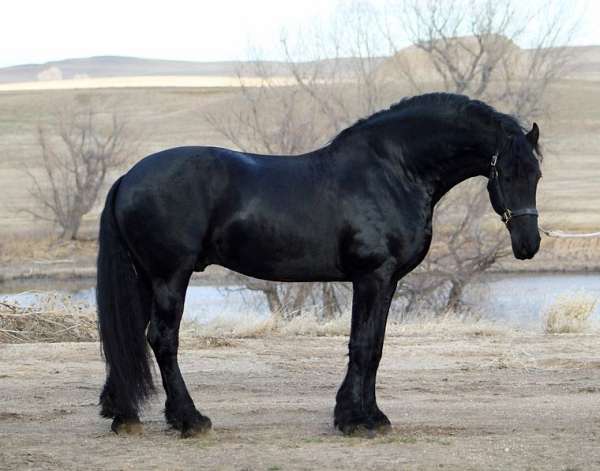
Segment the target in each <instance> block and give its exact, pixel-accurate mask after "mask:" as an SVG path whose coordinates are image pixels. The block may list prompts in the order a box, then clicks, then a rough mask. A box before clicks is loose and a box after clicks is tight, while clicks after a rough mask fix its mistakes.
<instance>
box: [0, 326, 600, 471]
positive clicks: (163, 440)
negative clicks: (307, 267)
mask: <svg viewBox="0 0 600 471" xmlns="http://www.w3.org/2000/svg"><path fill="white" fill-rule="evenodd" d="M346 341H347V339H346V338H344V337H281V336H273V337H266V338H258V339H235V340H232V345H231V346H222V347H218V348H208V349H207V348H201V349H194V348H189V347H190V346H193V343H192V344H191V345H188V349H185V350H184V351H183V352H182V353H181V363H182V369H183V371H184V375H185V377H186V379H187V381H188V385H189V387H190V391H191V393H192V396H193V397H194V399H195V400H196V403H197V405H198V406H199V408H200V409H201V410H202V411H203V412H204V413H206V414H208V415H209V416H210V417H211V418H212V420H213V424H214V429H213V431H212V432H210V433H209V434H208V435H206V436H202V437H198V438H193V439H181V438H179V436H178V434H177V433H176V432H174V431H172V430H169V429H168V428H167V426H166V425H165V422H164V421H163V417H162V413H161V409H162V405H161V404H162V402H163V400H164V396H163V394H162V392H161V393H160V394H158V395H157V396H156V397H155V399H154V400H153V401H152V402H151V404H149V406H148V407H147V409H146V411H145V414H144V417H143V421H144V427H145V428H144V434H143V435H142V436H117V435H115V434H113V433H111V432H110V431H109V425H110V424H109V422H108V421H106V420H104V419H101V418H100V417H99V416H98V409H97V407H96V403H97V397H98V391H99V388H100V386H101V383H102V380H103V372H104V367H103V364H102V362H101V360H100V357H99V349H98V345H97V344H96V343H71V344H20V345H9V344H2V345H0V384H1V388H0V469H3V470H12V469H238V470H242V469H248V470H250V469H252V470H254V469H258V470H260V469H263V470H272V471H274V470H287V469H365V468H369V469H402V470H405V469H406V470H417V469H419V470H420V469H422V470H431V469H456V470H471V469H506V470H516V469H531V470H534V469H544V470H546V469H557V470H589V469H600V448H599V446H598V441H599V440H600V412H599V408H598V404H599V402H600V374H599V373H600V338H599V337H598V336H597V335H592V334H587V335H562V336H546V335H541V334H539V335H538V334H525V333H517V332H506V333H499V332H486V331H485V330H483V331H477V330H474V331H472V332H470V333H461V334H456V335H449V334H447V333H432V334H404V335H397V336H393V337H391V338H388V340H387V344H386V348H385V352H384V359H383V362H382V366H381V369H380V372H381V373H380V377H379V388H378V393H379V394H378V397H379V403H380V406H381V408H382V409H383V410H384V411H385V412H386V413H387V414H388V416H389V417H390V419H391V420H392V422H393V423H394V429H393V431H392V432H390V433H389V434H387V435H384V436H380V437H376V438H372V439H368V438H358V437H352V438H348V437H343V436H340V435H339V434H338V433H336V432H335V431H334V429H333V427H332V408H333V403H334V397H335V392H336V389H337V387H338V385H339V384H340V381H341V379H342V375H343V373H344V368H345V361H346V358H345V352H346Z"/></svg>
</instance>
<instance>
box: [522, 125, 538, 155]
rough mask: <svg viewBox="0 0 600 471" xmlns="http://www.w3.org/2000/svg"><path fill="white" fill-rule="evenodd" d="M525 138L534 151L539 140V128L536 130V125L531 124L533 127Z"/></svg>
mask: <svg viewBox="0 0 600 471" xmlns="http://www.w3.org/2000/svg"><path fill="white" fill-rule="evenodd" d="M525 137H527V140H528V141H529V143H530V144H531V147H533V148H534V149H536V148H537V143H538V139H539V138H540V128H538V125H537V123H533V127H532V128H531V131H529V132H528V133H527V134H526V136H525Z"/></svg>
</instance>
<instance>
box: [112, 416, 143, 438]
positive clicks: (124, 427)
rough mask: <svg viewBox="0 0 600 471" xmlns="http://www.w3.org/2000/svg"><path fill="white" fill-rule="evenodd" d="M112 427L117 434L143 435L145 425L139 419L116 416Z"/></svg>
mask: <svg viewBox="0 0 600 471" xmlns="http://www.w3.org/2000/svg"><path fill="white" fill-rule="evenodd" d="M110 429H111V430H112V431H113V432H115V433H116V434H117V435H142V433H144V427H143V426H142V423H141V422H140V421H139V419H122V418H120V417H116V418H115V419H114V420H113V422H112V425H111V426H110Z"/></svg>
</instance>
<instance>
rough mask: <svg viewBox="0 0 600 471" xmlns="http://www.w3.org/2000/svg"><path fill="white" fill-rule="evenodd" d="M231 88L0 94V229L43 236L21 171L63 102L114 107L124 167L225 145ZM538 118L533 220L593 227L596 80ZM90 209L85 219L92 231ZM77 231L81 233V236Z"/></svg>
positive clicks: (599, 168) (597, 216)
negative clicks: (540, 150)
mask: <svg viewBox="0 0 600 471" xmlns="http://www.w3.org/2000/svg"><path fill="white" fill-rule="evenodd" d="M238 93H239V92H237V91H236V90H235V89H232V88H231V87H225V86H224V87H204V88H174V87H171V88H168V87H167V88H165V87H160V88H114V89H92V90H44V91H4V92H0V188H2V199H1V201H0V219H1V220H2V221H3V224H2V227H0V232H1V233H3V234H9V233H13V234H14V233H18V234H23V233H31V232H36V233H39V232H47V231H48V229H49V226H47V225H44V224H42V223H40V222H39V221H37V222H35V221H33V220H32V219H31V217H30V216H28V215H27V214H25V213H23V212H20V211H19V210H20V209H22V208H24V207H29V205H30V204H31V201H30V198H29V194H28V186H29V182H28V177H27V176H26V175H25V173H24V172H23V167H24V166H29V167H30V168H33V169H34V170H35V166H36V157H37V155H38V148H37V146H36V133H35V131H36V126H37V125H38V123H47V122H49V120H50V119H51V117H52V113H53V112H54V111H55V110H56V109H59V108H61V107H62V106H64V105H65V104H66V103H79V104H85V103H88V102H94V103H96V104H100V106H102V107H103V108H104V109H109V110H110V109H115V110H117V111H118V112H119V113H120V114H122V115H124V116H125V117H126V118H127V119H128V120H130V122H131V124H132V131H133V132H134V134H136V135H141V136H142V144H141V146H140V149H139V152H138V155H135V156H132V162H134V161H135V160H137V159H139V158H141V157H143V156H144V155H147V154H148V153H151V152H154V151H158V150H161V149H164V148H167V147H172V146H178V145H188V144H196V145H220V146H227V145H229V143H228V142H226V141H225V140H224V139H223V138H222V137H221V136H220V135H219V134H217V133H216V132H215V131H214V130H213V129H212V128H211V126H210V125H209V124H208V123H207V121H206V115H207V113H217V114H219V113H223V112H225V111H227V110H230V109H231V107H232V106H235V105H236V104H237V103H239V95H238ZM547 108H548V111H547V113H546V114H545V116H546V117H544V118H540V119H539V120H538V122H539V124H540V127H541V132H542V143H543V145H544V148H545V153H546V160H545V163H544V169H543V171H544V178H543V180H542V183H541V186H540V190H539V207H540V209H541V214H542V216H541V219H540V220H541V223H542V225H544V226H546V227H549V228H560V229H563V230H574V231H586V230H590V231H591V230H594V229H595V230H598V228H599V227H600V211H598V209H597V208H598V207H600V189H599V186H598V182H599V181H600V150H599V149H600V81H594V80H575V79H573V80H563V81H561V82H559V83H557V84H556V85H555V86H554V87H553V88H552V89H551V90H550V93H549V100H548V105H547ZM96 218H97V211H96V212H94V213H93V214H91V215H89V217H88V225H87V226H86V227H87V229H88V234H89V235H91V234H93V233H94V232H95V227H96ZM84 233H85V231H84Z"/></svg>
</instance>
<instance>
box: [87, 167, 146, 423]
mask: <svg viewBox="0 0 600 471" xmlns="http://www.w3.org/2000/svg"><path fill="white" fill-rule="evenodd" d="M120 183H121V179H119V180H117V181H116V182H115V184H114V185H113V186H112V188H111V189H110V191H109V192H108V196H107V198H106V204H105V206H104V210H103V211H102V216H101V218H100V236H99V251H98V274H97V276H98V279H97V285H96V302H97V307H98V327H99V332H100V340H101V348H102V351H103V352H104V359H105V361H106V365H107V380H106V384H105V386H104V390H103V391H102V394H101V396H100V403H101V406H102V411H101V415H103V416H104V417H107V418H111V417H116V416H120V417H136V416H137V414H138V412H139V409H140V406H141V404H142V402H143V401H144V399H145V398H146V397H147V396H148V395H149V394H150V393H151V392H152V391H153V389H154V385H153V382H152V370H151V367H150V362H149V358H148V347H147V343H146V326H147V324H148V319H149V317H150V307H151V300H152V295H151V290H150V289H149V287H148V286H147V284H146V282H145V280H144V279H142V278H141V277H140V276H138V272H137V271H136V268H135V266H134V264H133V263H134V262H133V259H132V257H131V254H130V252H129V250H128V249H127V245H126V243H125V240H124V239H123V237H122V235H121V233H120V231H119V227H118V225H117V220H116V218H115V196H116V194H117V191H118V189H119V185H120Z"/></svg>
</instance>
